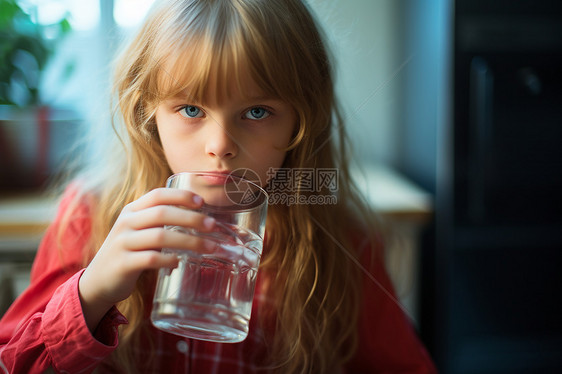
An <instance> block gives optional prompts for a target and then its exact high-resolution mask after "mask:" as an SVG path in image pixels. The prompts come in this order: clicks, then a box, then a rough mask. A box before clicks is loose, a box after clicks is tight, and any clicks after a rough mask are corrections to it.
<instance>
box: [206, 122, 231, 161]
mask: <svg viewBox="0 0 562 374" xmlns="http://www.w3.org/2000/svg"><path fill="white" fill-rule="evenodd" d="M207 127H208V128H209V130H208V132H207V134H206V137H207V139H206V143H205V151H206V153H207V154H208V155H209V156H211V157H214V158H219V159H229V158H234V157H236V155H237V153H238V144H237V143H236V140H235V138H234V134H233V133H232V126H228V125H227V124H226V123H225V122H215V123H210V124H208V126H207Z"/></svg>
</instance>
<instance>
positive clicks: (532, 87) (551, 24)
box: [421, 0, 562, 374]
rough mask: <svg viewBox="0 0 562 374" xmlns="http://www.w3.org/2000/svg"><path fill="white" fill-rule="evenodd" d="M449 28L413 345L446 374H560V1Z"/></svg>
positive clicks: (483, 14)
mask: <svg viewBox="0 0 562 374" xmlns="http://www.w3.org/2000/svg"><path fill="white" fill-rule="evenodd" d="M453 18H454V20H453V21H454V26H453V29H454V37H453V38H452V42H453V46H452V49H451V51H452V56H451V58H452V65H451V66H452V75H451V81H452V82H451V83H452V84H451V87H452V89H451V92H452V95H453V97H452V100H451V105H452V108H451V111H450V112H451V121H450V124H449V128H448V129H447V131H446V134H447V136H446V137H443V139H444V144H440V145H439V146H440V147H446V148H447V149H449V150H450V152H449V153H448V154H449V156H450V157H449V158H448V159H447V160H444V161H443V162H441V163H439V164H438V165H440V166H439V167H441V168H443V170H438V174H439V175H440V180H439V181H438V183H437V187H436V221H435V228H434V229H435V230H434V232H432V233H431V234H430V235H428V240H427V247H426V248H428V250H426V251H424V253H425V255H424V256H425V257H424V260H423V265H422V266H423V277H424V279H426V280H427V281H426V282H425V283H424V285H423V288H422V300H423V305H422V318H421V325H422V328H423V331H422V337H423V338H424V340H425V341H426V343H427V345H428V347H429V349H430V351H431V353H432V355H433V357H434V358H435V360H436V362H437V364H438V366H439V368H440V370H441V371H442V372H444V373H455V374H456V373H467V374H477V373H478V374H483V373H555V372H562V302H561V301H560V298H561V292H560V289H561V287H562V269H561V268H562V2H560V1H536V0H534V1H521V0H517V1H515V0H513V1H500V0H496V1H481V0H462V1H461V0H457V1H456V2H455V6H454V15H453Z"/></svg>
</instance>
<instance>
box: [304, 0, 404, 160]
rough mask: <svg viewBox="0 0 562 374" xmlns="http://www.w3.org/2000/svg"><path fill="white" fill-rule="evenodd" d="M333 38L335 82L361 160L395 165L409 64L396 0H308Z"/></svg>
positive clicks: (349, 130) (351, 136)
mask: <svg viewBox="0 0 562 374" xmlns="http://www.w3.org/2000/svg"><path fill="white" fill-rule="evenodd" d="M309 3H310V5H311V7H312V8H313V9H314V10H315V12H316V13H317V16H318V18H319V20H320V21H321V22H322V23H323V26H324V29H325V31H326V34H328V35H329V37H330V39H331V45H332V51H333V52H334V55H335V57H336V61H337V67H338V73H339V74H338V76H337V87H338V93H339V96H340V101H341V103H342V106H343V108H344V110H345V116H346V117H345V118H346V120H347V122H348V132H349V134H350V138H351V139H352V142H353V145H354V148H355V152H356V154H357V157H358V158H359V160H360V161H365V162H368V163H371V162H383V163H388V164H394V163H395V162H396V160H397V159H398V155H397V153H396V152H397V137H398V135H399V134H398V133H397V129H398V128H399V126H398V123H397V120H398V116H397V113H398V111H399V110H400V108H401V100H400V93H401V86H402V84H401V79H402V76H403V74H404V70H405V67H406V66H407V64H408V56H406V57H403V56H402V50H401V48H402V47H401V41H400V35H399V32H400V29H399V28H398V27H397V23H396V21H397V19H398V15H397V13H396V12H397V11H398V6H397V5H398V4H397V3H399V1H397V0H309Z"/></svg>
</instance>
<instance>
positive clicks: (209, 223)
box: [203, 217, 215, 229]
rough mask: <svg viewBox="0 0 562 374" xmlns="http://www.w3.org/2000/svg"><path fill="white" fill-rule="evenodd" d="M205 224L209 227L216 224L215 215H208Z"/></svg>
mask: <svg viewBox="0 0 562 374" xmlns="http://www.w3.org/2000/svg"><path fill="white" fill-rule="evenodd" d="M203 225H204V226H205V227H206V228H208V229H212V228H213V226H215V219H214V218H213V217H206V218H205V219H204V220H203Z"/></svg>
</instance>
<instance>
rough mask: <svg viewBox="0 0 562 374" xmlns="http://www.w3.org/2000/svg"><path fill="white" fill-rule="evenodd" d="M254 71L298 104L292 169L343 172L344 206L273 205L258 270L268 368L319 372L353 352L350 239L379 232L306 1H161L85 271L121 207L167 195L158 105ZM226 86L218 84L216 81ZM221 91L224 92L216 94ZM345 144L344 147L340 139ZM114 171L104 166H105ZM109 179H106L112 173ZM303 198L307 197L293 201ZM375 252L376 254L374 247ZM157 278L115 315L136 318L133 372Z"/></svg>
mask: <svg viewBox="0 0 562 374" xmlns="http://www.w3.org/2000/svg"><path fill="white" fill-rule="evenodd" d="M242 69H246V70H245V71H247V72H249V73H250V76H251V77H252V79H254V80H255V82H256V83H257V84H258V85H259V86H260V87H261V88H262V89H263V90H264V91H265V93H266V94H269V95H272V96H275V97H278V98H280V99H282V100H284V101H286V102H288V103H290V104H291V105H292V107H293V108H294V109H295V111H296V113H297V114H298V124H297V128H296V131H295V133H294V137H293V140H292V142H291V144H290V145H289V147H288V150H287V155H286V159H285V161H284V164H283V167H284V168H293V169H294V168H298V169H311V168H312V169H316V170H321V169H330V170H337V172H338V175H337V176H338V179H337V182H338V186H337V191H336V192H333V191H330V190H329V189H327V188H324V189H323V190H322V191H319V193H321V194H332V195H334V196H335V197H336V198H337V203H336V204H330V205H327V204H295V205H291V206H288V205H283V204H275V205H272V206H271V207H270V209H269V213H268V218H267V220H268V222H267V243H266V244H265V245H266V246H267V248H268V254H267V256H265V258H264V259H263V262H262V264H261V270H260V271H265V272H267V273H268V274H271V276H272V277H274V278H275V279H274V281H273V282H271V284H272V285H273V289H272V290H270V291H269V292H270V293H271V294H272V295H274V297H275V300H276V301H275V305H274V309H273V310H265V311H264V315H266V316H275V321H276V325H275V334H274V336H273V337H271V339H272V342H271V345H270V346H271V354H270V362H269V363H268V364H269V366H268V367H269V368H270V369H272V370H274V369H277V370H278V371H280V372H283V373H311V372H314V373H321V372H329V371H332V370H334V368H336V367H341V365H343V364H344V363H345V362H346V361H347V360H349V359H350V358H351V357H352V355H353V353H354V351H355V348H356V344H357V323H358V322H357V321H358V315H359V308H360V302H361V300H360V293H361V270H360V269H359V268H357V265H356V262H357V259H358V257H359V253H358V252H359V250H358V245H357V243H353V242H352V241H353V240H354V237H357V236H358V235H362V236H363V237H364V236H365V235H366V236H369V239H370V240H371V243H375V237H374V236H375V227H374V226H372V224H373V222H374V221H373V219H372V217H371V214H370V212H369V210H368V209H366V208H365V204H363V203H362V202H361V200H360V198H359V195H358V193H357V192H356V189H355V188H354V185H353V184H352V181H351V177H350V175H349V168H348V162H349V160H348V146H347V139H346V136H345V131H344V123H343V121H342V117H341V115H340V112H339V110H338V108H337V104H336V100H335V96H334V82H333V72H332V66H331V64H330V58H329V55H328V52H327V50H326V47H325V44H324V42H323V37H322V35H321V33H320V30H319V28H318V26H317V24H316V22H315V20H314V18H313V16H312V14H311V12H310V11H309V10H308V8H307V7H306V5H305V4H303V2H302V1H301V0H205V1H202V0H169V1H162V0H159V1H157V2H156V5H155V8H154V9H153V10H152V13H151V15H150V17H149V18H148V19H147V21H146V22H145V24H144V25H143V27H142V28H141V30H140V32H139V33H138V34H137V36H136V38H135V39H134V40H133V41H132V42H131V43H130V45H129V47H128V48H127V49H125V50H124V51H123V54H122V56H121V58H120V60H119V61H118V64H117V69H116V75H115V76H116V85H115V89H116V94H117V106H118V111H117V112H118V113H119V115H120V117H121V118H120V120H119V121H116V125H122V126H123V127H122V129H125V131H124V132H123V131H120V136H121V145H122V147H120V149H122V150H123V152H122V153H121V156H122V157H120V158H115V159H113V161H112V165H113V167H114V168H116V169H117V170H116V169H112V170H111V172H112V173H115V172H119V173H120V174H119V176H120V177H119V178H105V179H104V178H100V182H99V183H92V186H91V187H89V190H90V191H89V192H92V191H93V192H94V193H95V194H96V195H97V196H98V201H97V204H96V206H95V209H93V226H92V239H91V243H90V252H89V256H88V258H87V259H85V262H86V263H87V262H88V261H90V260H91V258H92V257H93V256H94V255H95V251H96V250H97V249H98V248H99V247H100V246H101V244H102V242H103V240H104V239H105V237H106V236H107V234H108V233H109V231H110V229H111V227H112V225H113V224H114V222H115V220H116V219H117V217H118V215H119V213H120V212H121V210H122V209H123V207H124V206H125V205H126V204H128V203H129V202H131V201H133V200H135V199H137V198H139V197H140V196H142V195H143V194H145V193H146V192H148V191H149V190H151V189H154V188H156V187H159V186H162V185H163V184H164V181H165V179H166V177H167V176H169V174H170V172H171V171H170V169H169V167H168V165H167V163H166V160H165V157H164V154H163V150H162V146H161V143H160V140H159V137H158V133H157V130H156V124H155V110H156V106H157V105H158V103H159V102H160V101H161V100H163V99H165V98H167V97H169V96H173V95H176V94H178V93H180V92H185V89H186V88H187V87H189V94H190V95H192V96H193V97H194V98H202V97H204V94H205V92H206V91H207V90H208V88H209V84H210V77H211V76H216V77H217V79H216V80H214V81H215V82H224V81H226V79H224V78H225V76H227V75H230V74H234V75H235V77H236V79H238V80H239V79H241V78H240V74H241V73H240V71H241V70H242ZM219 85H220V83H219ZM217 88H218V89H225V88H224V87H217ZM336 140H337V141H336ZM106 166H107V165H106ZM106 174H108V173H106ZM296 193H297V194H301V195H305V196H306V195H307V194H309V193H308V192H305V191H297V192H296ZM371 248H375V247H374V245H373V246H372V247H371ZM149 278H150V274H145V275H143V276H141V278H140V279H139V282H138V285H137V288H136V290H135V291H134V292H133V294H132V295H131V296H130V297H129V298H128V299H126V300H125V301H123V302H122V303H120V305H119V306H118V307H119V309H120V310H121V311H122V312H123V313H124V314H125V315H126V316H127V318H128V319H129V325H127V326H124V327H123V328H122V331H121V342H120V346H119V348H118V349H117V351H116V353H115V354H116V358H115V360H114V362H120V363H121V364H122V366H123V368H124V370H125V371H134V369H133V368H134V361H133V359H132V351H133V347H134V345H135V344H137V343H138V341H139V339H140V338H139V336H140V334H141V328H140V326H141V325H142V323H141V322H142V321H143V319H144V318H145V317H146V315H145V310H146V306H145V303H146V302H149V301H148V300H146V299H147V294H148V291H147V290H146V289H145V287H146V286H147V284H149V283H150V279H149Z"/></svg>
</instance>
